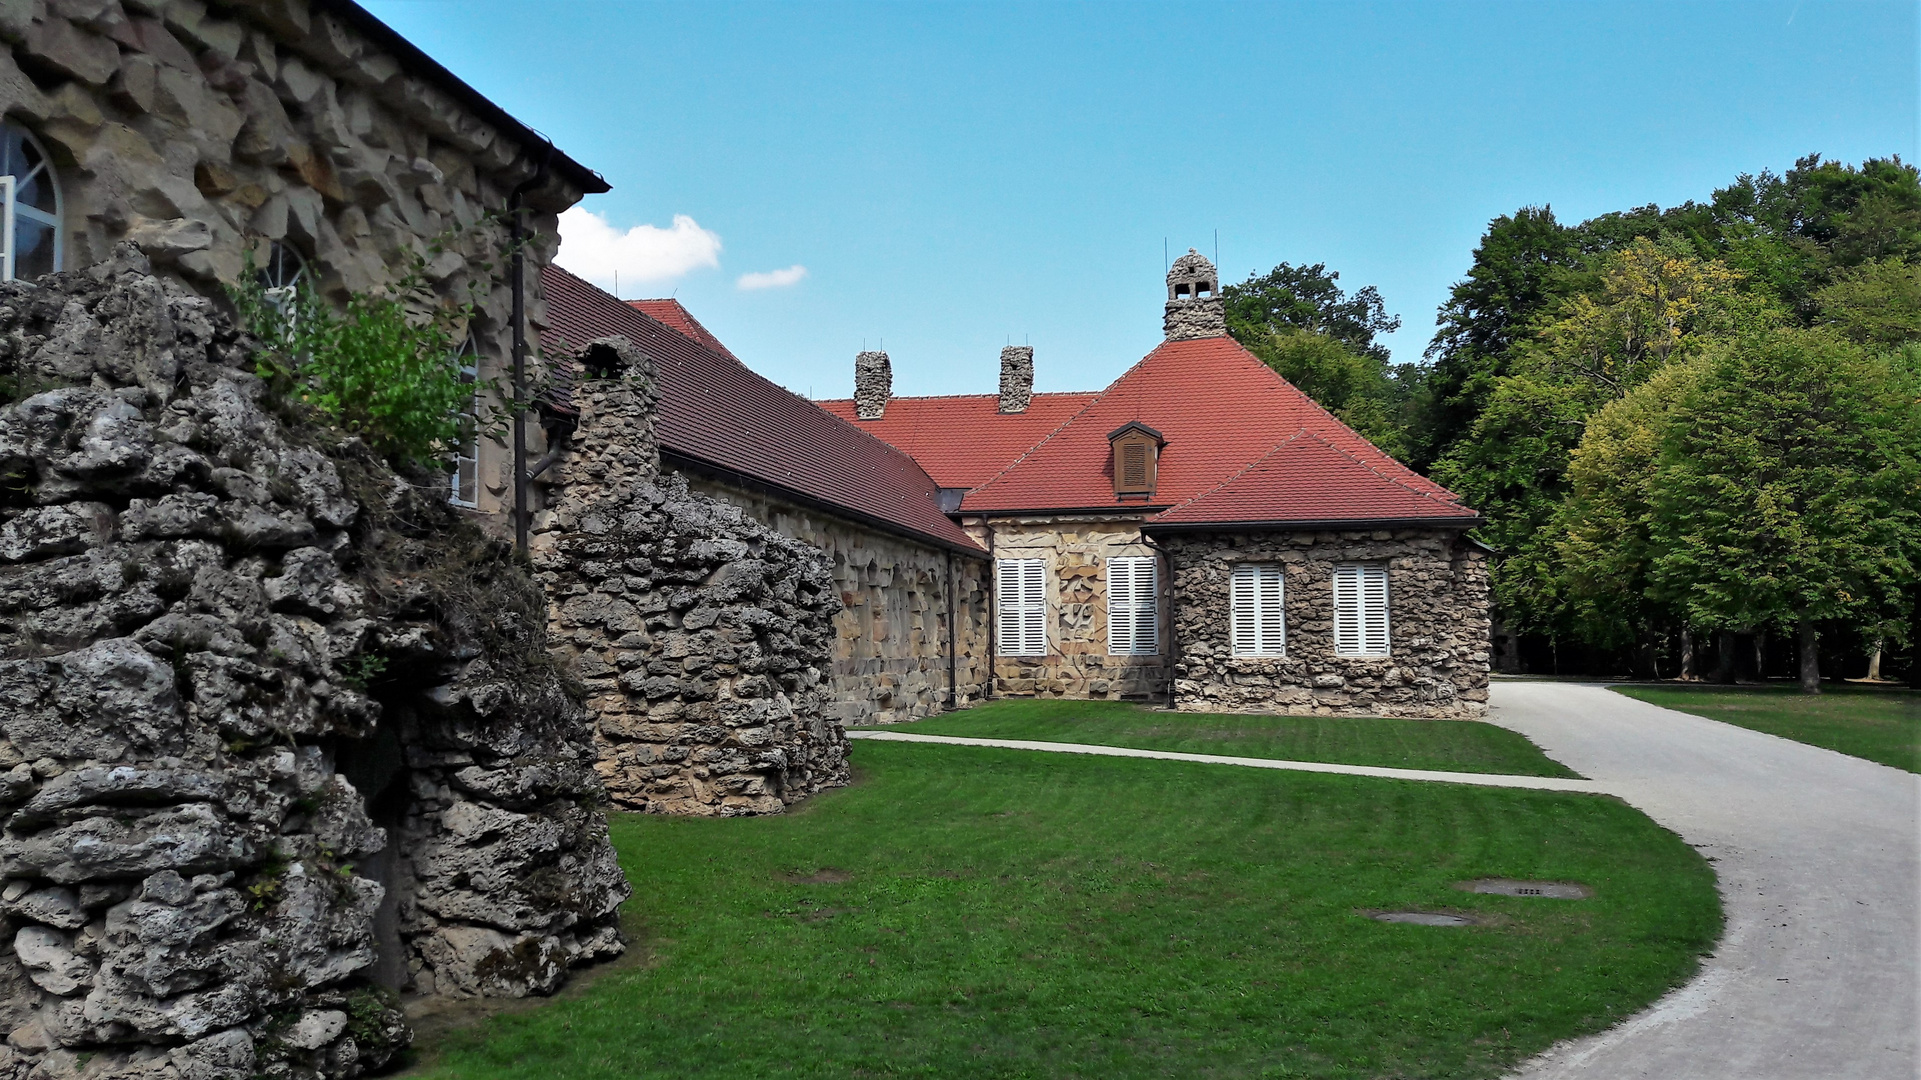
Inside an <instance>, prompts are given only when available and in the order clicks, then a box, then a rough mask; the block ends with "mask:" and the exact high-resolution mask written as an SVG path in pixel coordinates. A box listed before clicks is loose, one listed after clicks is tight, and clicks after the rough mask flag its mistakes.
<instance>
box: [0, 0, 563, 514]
mask: <svg viewBox="0 0 1921 1080" xmlns="http://www.w3.org/2000/svg"><path fill="white" fill-rule="evenodd" d="M0 42H4V43H5V44H6V45H7V48H6V49H5V50H0V114H4V119H5V121H6V122H7V123H10V124H14V125H17V126H19V127H20V128H22V129H24V130H25V131H27V132H28V133H29V134H31V135H32V136H33V137H35V138H37V139H38V140H39V141H40V143H41V144H42V145H43V146H45V147H46V149H47V152H48V154H49V155H50V157H51V160H52V164H53V170H54V175H55V177H56V180H57V182H58V185H59V188H60V192H61V196H62V203H63V205H62V213H61V217H62V219H63V222H64V226H65V232H66V241H65V250H64V252H63V259H64V264H65V265H66V266H67V267H83V266H86V265H88V264H89V263H93V262H98V261H101V260H103V259H106V258H107V257H108V255H109V253H110V252H111V251H112V250H113V248H114V246H115V245H116V244H118V243H120V242H122V241H132V242H134V243H136V244H138V245H139V247H140V249H141V251H142V252H143V253H144V254H145V255H146V256H147V258H148V259H149V260H150V261H151V263H152V265H153V267H154V270H155V272H156V273H157V274H158V275H159V276H160V277H162V278H167V279H172V280H176V281H179V282H181V283H183V284H185V285H187V286H188V287H190V288H191V289H193V290H194V291H196V292H199V293H201V294H202V295H209V296H218V295H219V294H220V291H221V288H222V286H223V285H224V284H228V283H232V282H234V281H236V280H238V279H239V277H240V275H241V273H242V270H243V266H244V258H245V255H246V253H247V252H249V251H252V252H253V253H254V254H255V258H256V263H257V264H261V263H264V262H265V261H266V255H267V249H268V245H270V244H272V243H275V242H278V243H280V244H283V245H285V246H286V247H287V248H290V249H291V250H293V251H294V252H296V253H297V254H298V255H299V256H300V257H301V258H302V259H304V260H305V262H306V265H307V266H308V268H309V272H310V274H311V275H312V278H313V281H314V284H315V285H316V286H317V287H318V288H319V289H320V290H321V291H322V293H323V294H325V295H328V296H330V297H333V298H335V299H339V298H341V297H343V296H344V295H345V294H346V293H348V292H350V291H351V292H366V291H369V290H373V289H377V288H378V287H380V286H382V285H385V284H387V283H389V282H391V281H393V280H394V279H395V277H396V276H397V275H399V274H401V273H402V272H404V271H405V270H406V269H407V268H408V267H409V266H410V265H411V264H412V262H413V259H414V257H415V256H425V257H427V259H428V261H427V264H426V271H427V275H428V277H429V278H430V279H431V280H432V282H433V283H434V286H435V287H436V289H438V290H439V291H440V292H441V293H442V294H443V295H445V296H447V297H449V298H465V297H466V296H467V295H468V293H469V289H470V286H471V287H473V288H477V289H478V299H479V308H480V309H479V312H478V315H477V318H476V321H475V324H474V325H473V326H472V328H471V330H472V335H473V338H474V342H475V345H476V347H477V350H478V355H479V361H480V369H481V372H480V373H481V377H482V378H483V379H484V378H491V377H494V376H498V375H500V374H501V373H502V372H503V371H504V370H505V369H506V366H507V363H508V356H507V353H508V341H507V339H508V335H509V314H510V300H509V293H508V289H507V285H506V283H505V280H504V278H503V277H501V276H500V274H499V264H500V263H501V262H502V261H503V260H502V258H501V256H500V255H499V254H498V253H499V252H500V251H501V250H502V249H503V247H504V235H503V234H504V226H500V225H497V224H492V225H483V219H484V218H485V217H486V215H489V214H500V213H502V212H504V211H505V209H506V207H507V204H508V194H509V192H510V191H511V190H512V189H513V188H514V187H515V186H516V185H518V184H520V183H521V182H522V181H525V180H527V179H529V178H530V177H531V176H533V175H534V173H535V171H536V169H537V161H536V158H537V157H538V154H537V153H535V152H531V151H529V150H528V149H527V148H526V147H525V146H524V145H522V144H521V143H519V142H517V141H515V140H514V139H512V138H509V137H508V136H507V135H506V134H505V133H503V132H502V131H500V130H499V129H497V128H496V127H495V126H493V125H492V124H490V123H489V122H488V121H487V120H484V119H482V118H480V117H479V116H477V115H475V114H474V113H473V112H472V111H470V110H469V109H467V108H466V107H465V106H464V105H463V104H462V103H460V102H459V101H457V100H456V99H455V98H453V97H452V96H450V94H449V93H447V92H446V91H445V90H443V89H442V87H441V86H439V85H437V84H435V83H434V82H432V81H430V80H429V79H428V78H426V77H424V76H423V75H422V74H421V73H419V72H417V71H411V70H408V69H407V68H405V67H403V66H402V64H401V62H400V61H399V60H398V59H397V58H396V57H395V56H393V55H390V54H389V53H387V52H385V51H383V50H382V49H381V48H379V47H378V46H376V45H375V44H374V43H372V42H371V41H370V40H369V39H368V38H366V37H365V36H363V35H362V34H361V33H359V32H358V31H357V30H356V29H355V28H354V27H353V26H351V25H349V24H348V23H347V22H345V21H343V20H342V19H341V18H340V17H339V16H338V15H336V14H334V13H331V12H326V11H322V10H318V9H317V6H316V5H311V4H310V3H308V2H307V0H235V2H226V3H222V2H215V3H211V4H209V3H202V2H200V0H6V2H3V3H0ZM581 195H582V192H581V191H579V190H577V189H575V188H573V187H571V186H570V185H569V183H568V182H567V181H564V180H562V179H561V178H560V177H559V176H557V175H554V174H552V173H550V174H548V175H547V177H546V178H545V179H544V180H543V181H542V182H541V183H539V184H537V185H536V186H534V187H533V188H532V189H531V190H530V191H529V192H528V194H527V195H526V205H527V207H528V208H529V210H530V211H531V212H530V213H529V215H528V218H527V222H526V224H527V227H528V235H529V238H530V239H529V243H528V245H527V249H526V250H527V258H528V261H529V263H530V264H532V265H535V266H537V265H539V264H542V263H544V262H546V261H547V260H548V259H549V258H550V257H551V255H552V253H553V251H554V250H555V249H556V248H557V247H558V244H559V235H558V214H559V213H560V211H561V210H563V209H565V208H566V207H568V206H571V205H573V204H574V203H575V202H577V201H579V199H580V198H581ZM447 238H452V240H453V244H452V246H451V247H446V248H445V249H444V250H439V251H435V250H433V246H434V244H435V243H436V241H437V240H444V239H447ZM483 264H491V265H492V266H493V267H494V269H493V271H492V272H491V274H492V280H488V279H485V278H482V277H480V276H479V274H480V271H481V267H482V265H483ZM528 283H529V295H528V311H529V316H530V318H531V319H532V320H533V321H534V322H536V323H538V322H540V321H541V319H542V317H543V308H542V303H541V299H542V298H541V295H540V288H539V275H538V274H537V273H534V272H533V271H532V270H531V269H530V270H529V273H528ZM530 428H531V431H530V434H531V436H532V438H533V439H534V442H535V449H534V452H535V453H536V454H538V453H540V452H541V446H540V445H539V441H540V437H541V433H540V431H539V430H538V428H537V427H535V426H532V425H530ZM508 457H509V455H508V454H507V453H506V452H505V450H504V448H503V447H502V446H500V445H499V444H497V443H495V442H494V441H493V440H491V439H483V440H481V444H480V459H481V460H480V464H479V469H480V478H481V492H480V503H481V505H480V509H482V510H484V511H495V510H498V509H500V507H501V504H502V500H503V499H507V500H510V499H511V497H512V494H511V492H512V488H511V484H510V483H508V479H509V476H510V473H509V472H508V471H507V470H508V468H509V463H508V460H507V459H508Z"/></svg>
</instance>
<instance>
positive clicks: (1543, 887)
mask: <svg viewBox="0 0 1921 1080" xmlns="http://www.w3.org/2000/svg"><path fill="white" fill-rule="evenodd" d="M1454 887H1455V888H1457V889H1465V890H1466V891H1468V892H1471V893H1482V894H1484V895H1487V896H1540V897H1545V898H1546V899H1549V900H1586V899H1587V898H1588V897H1590V896H1593V895H1594V890H1593V889H1590V888H1588V887H1587V886H1586V885H1576V884H1574V883H1572V882H1567V881H1516V880H1514V879H1512V878H1482V879H1480V880H1479V881H1463V882H1459V883H1458V884H1456V885H1455V886H1454Z"/></svg>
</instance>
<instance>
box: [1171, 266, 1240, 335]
mask: <svg viewBox="0 0 1921 1080" xmlns="http://www.w3.org/2000/svg"><path fill="white" fill-rule="evenodd" d="M1161 328H1162V329H1163V330H1165V331H1167V340H1169V341H1186V340H1188V339H1189V338H1210V337H1225V336H1226V335H1227V305H1226V304H1225V303H1224V302H1222V300H1221V278H1220V275H1219V274H1218V273H1216V272H1215V270H1214V264H1213V263H1211V262H1208V261H1207V259H1206V258H1205V257H1203V256H1202V255H1201V254H1200V253H1199V252H1197V251H1195V250H1194V249H1193V248H1188V249H1187V254H1185V255H1183V256H1181V257H1180V258H1178V259H1175V260H1174V266H1173V269H1170V270H1169V271H1168V272H1167V314H1166V316H1164V317H1163V318H1162V319H1161Z"/></svg>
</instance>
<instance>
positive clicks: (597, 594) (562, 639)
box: [533, 338, 848, 816]
mask: <svg viewBox="0 0 1921 1080" xmlns="http://www.w3.org/2000/svg"><path fill="white" fill-rule="evenodd" d="M588 349H589V351H597V352H598V353H599V354H601V355H602V356H603V357H606V356H612V357H617V359H615V360H602V361H601V362H598V363H595V364H589V365H587V366H588V367H589V369H590V370H599V371H601V372H604V373H606V374H608V375H609V376H610V377H608V378H600V379H589V380H587V381H584V382H582V383H580V384H579V386H578V387H577V389H576V397H575V402H576V404H577V405H578V406H579V408H580V420H579V426H578V428H577V429H576V431H575V433H574V436H573V438H572V441H571V443H570V445H569V449H568V452H567V454H566V456H565V457H564V458H563V459H562V461H561V462H560V463H559V464H557V465H556V466H555V472H554V474H553V475H552V476H551V478H550V479H549V486H548V495H547V497H548V506H549V507H550V508H551V509H549V510H546V511H543V512H541V513H540V514H539V515H537V516H536V519H535V530H536V533H535V537H534V539H533V555H534V565H535V566H536V568H537V569H538V572H539V578H540V580H541V582H542V584H543V585H545V586H546V588H547V590H548V595H549V596H550V597H551V598H552V615H551V624H550V630H549V634H550V637H551V639H552V641H553V643H554V650H555V655H556V658H557V659H559V660H560V661H561V662H563V663H564V664H566V665H568V666H569V667H570V668H571V669H572V670H573V671H574V672H575V673H576V674H577V675H578V677H579V678H580V679H581V681H582V682H583V683H584V684H585V685H586V687H587V705H588V708H589V709H590V710H591V711H592V713H593V715H594V722H595V724H596V735H597V737H598V743H599V747H600V762H599V769H600V777H601V780H602V782H603V783H604V784H605V786H606V789H607V792H608V794H609V795H610V796H611V797H612V799H613V800H614V802H615V803H617V804H618V805H621V806H624V807H629V808H632V809H636V810H644V811H648V812H653V813H671V814H691V815H702V816H733V815H740V814H761V813H778V812H780V811H781V810H782V809H784V808H785V807H786V806H787V805H788V804H790V803H792V802H794V801H796V800H798V799H800V798H803V797H805V796H807V795H809V794H812V793H814V792H817V791H820V790H822V789H823V788H827V787H833V786H838V785H841V784H845V783H847V780H848V767H847V734H846V732H845V730H844V729H843V728H842V727H841V725H840V723H839V722H837V721H835V720H834V719H832V718H830V716H829V713H828V710H827V706H828V699H829V695H830V690H831V687H830V684H829V676H830V673H831V670H832V646H833V641H834V617H835V615H836V614H837V613H838V612H839V610H840V599H839V596H838V590H837V589H836V588H835V584H834V579H833V577H832V574H831V572H830V568H829V565H828V562H827V559H826V558H825V556H824V555H823V554H822V553H821V552H820V551H819V550H818V549H816V548H815V547H813V546H812V545H810V544H807V543H805V542H803V541H800V540H796V539H793V538H790V537H787V536H783V535H782V534H780V533H779V532H776V531H775V530H774V529H772V528H770V527H768V526H767V525H765V524H763V523H761V522H759V521H757V520H755V519H754V518H753V517H751V516H749V515H747V514H746V513H743V512H742V510H741V509H740V508H739V507H738V506H735V505H732V504H730V503H727V502H723V501H721V500H718V499H715V498H713V497H711V496H709V495H704V494H701V493H699V492H696V491H691V490H689V488H688V486H687V481H686V479H685V478H683V477H680V476H677V475H666V476H663V475H662V473H661V469H660V452H659V447H658V444H657V442H656V440H655V435H654V402H655V394H656V384H655V376H654V367H653V363H652V361H651V360H650V359H649V358H648V357H646V356H645V354H643V353H641V352H640V351H639V350H638V349H636V348H634V346H633V345H632V344H630V343H629V342H628V341H627V340H626V339H624V338H609V339H606V340H603V341H598V342H594V343H592V344H591V345H589V346H588Z"/></svg>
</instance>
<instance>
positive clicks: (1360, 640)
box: [1334, 566, 1388, 656]
mask: <svg viewBox="0 0 1921 1080" xmlns="http://www.w3.org/2000/svg"><path fill="white" fill-rule="evenodd" d="M1387 653H1388V649H1387V567H1385V566H1336V567H1335V568H1334V655H1335V656H1386V655H1387Z"/></svg>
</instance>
